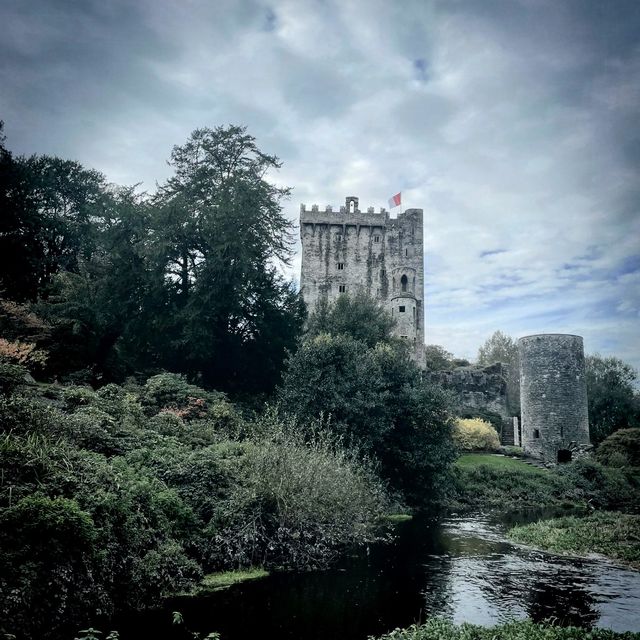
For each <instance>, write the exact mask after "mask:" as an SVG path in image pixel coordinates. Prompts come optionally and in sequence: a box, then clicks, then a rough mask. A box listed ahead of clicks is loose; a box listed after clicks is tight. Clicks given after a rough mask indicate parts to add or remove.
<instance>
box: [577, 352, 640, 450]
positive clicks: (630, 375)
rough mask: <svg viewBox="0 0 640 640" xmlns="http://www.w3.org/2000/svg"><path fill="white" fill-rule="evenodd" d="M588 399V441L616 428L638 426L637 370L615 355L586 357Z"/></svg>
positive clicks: (639, 402)
mask: <svg viewBox="0 0 640 640" xmlns="http://www.w3.org/2000/svg"><path fill="white" fill-rule="evenodd" d="M585 364H586V374H587V401H588V406H589V432H590V435H591V441H592V442H593V443H594V444H598V443H599V442H601V441H602V440H604V439H605V438H606V437H607V436H609V435H610V434H612V433H613V432H614V431H617V430H618V429H629V428H633V427H638V426H640V398H639V397H638V392H637V391H636V390H635V388H634V385H635V382H636V380H637V377H638V372H637V371H636V370H635V369H634V368H633V367H632V366H631V365H629V364H627V363H626V362H624V361H623V360H621V359H620V358H616V357H603V356H601V355H599V354H597V353H596V354H594V355H590V356H587V357H586V361H585Z"/></svg>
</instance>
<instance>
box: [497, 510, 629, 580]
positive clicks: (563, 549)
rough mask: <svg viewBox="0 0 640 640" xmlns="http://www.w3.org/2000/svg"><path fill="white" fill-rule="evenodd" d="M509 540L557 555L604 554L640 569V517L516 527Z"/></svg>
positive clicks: (603, 516)
mask: <svg viewBox="0 0 640 640" xmlns="http://www.w3.org/2000/svg"><path fill="white" fill-rule="evenodd" d="M508 536H509V538H510V539H511V540H513V541H514V542H519V543H521V544H526V545H531V546H534V547H539V548H540V549H545V550H548V551H553V552H556V553H570V554H577V555H583V554H587V553H600V554H602V555H604V556H607V557H609V558H612V559H614V560H617V561H619V562H622V563H624V564H627V565H629V566H631V567H633V568H635V569H640V515H630V514H625V513H617V512H607V511H600V512H596V513H593V514H591V515H589V516H585V517H581V518H577V517H574V516H567V517H564V518H555V519H553V520H540V521H539V522H534V523H533V524H529V525H525V526H518V527H514V528H513V529H511V530H510V531H509V533H508Z"/></svg>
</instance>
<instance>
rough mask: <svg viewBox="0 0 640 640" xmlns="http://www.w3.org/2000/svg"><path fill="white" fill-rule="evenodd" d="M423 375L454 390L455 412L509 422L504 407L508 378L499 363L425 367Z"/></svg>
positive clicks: (503, 422) (505, 404) (505, 407)
mask: <svg viewBox="0 0 640 640" xmlns="http://www.w3.org/2000/svg"><path fill="white" fill-rule="evenodd" d="M426 377H427V379H428V380H430V381H432V382H436V383H438V384H440V385H441V386H442V387H444V388H445V389H447V390H448V391H450V392H451V393H452V394H453V397H454V402H455V410H456V413H457V414H458V415H461V416H468V417H482V416H483V415H486V414H488V413H492V414H495V415H497V416H500V419H501V421H502V425H501V426H502V427H503V428H504V427H506V426H508V425H510V424H511V416H510V415H509V409H508V407H507V382H506V379H505V371H504V368H503V366H502V365H501V364H500V363H497V364H492V365H491V366H488V367H482V368H481V367H458V368H457V369H452V370H450V371H428V372H426Z"/></svg>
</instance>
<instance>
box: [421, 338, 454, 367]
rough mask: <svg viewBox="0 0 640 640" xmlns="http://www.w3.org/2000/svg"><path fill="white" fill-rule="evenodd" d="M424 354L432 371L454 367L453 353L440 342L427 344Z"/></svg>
mask: <svg viewBox="0 0 640 640" xmlns="http://www.w3.org/2000/svg"><path fill="white" fill-rule="evenodd" d="M424 355H425V361H426V366H427V369H429V370H430V371H448V370H450V369H453V367H454V359H453V353H451V352H449V351H447V350H446V349H445V348H444V347H441V346H440V345H439V344H428V345H425V348H424Z"/></svg>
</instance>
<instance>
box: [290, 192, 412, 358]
mask: <svg viewBox="0 0 640 640" xmlns="http://www.w3.org/2000/svg"><path fill="white" fill-rule="evenodd" d="M422 215H423V214H422V209H407V210H406V211H405V212H404V213H400V214H398V216H397V218H391V217H390V215H389V213H388V212H387V211H385V210H384V209H380V211H379V212H378V213H376V212H375V211H374V210H373V208H372V207H369V209H367V211H360V209H359V208H358V198H356V197H353V196H350V197H348V198H347V199H346V203H345V206H344V207H340V210H339V211H333V209H332V208H331V207H326V208H325V209H324V210H320V208H319V207H318V206H317V205H313V206H312V207H311V208H310V209H307V207H306V206H305V205H304V204H303V205H301V206H300V238H301V241H302V272H301V277H300V285H301V291H302V295H303V298H304V300H305V302H306V303H307V306H308V308H309V312H310V313H312V312H313V311H314V309H315V307H316V305H317V304H318V302H319V301H320V300H322V299H324V300H326V301H328V302H332V301H334V300H335V299H336V298H337V297H338V296H339V295H340V294H341V293H347V294H351V295H353V294H355V293H357V292H358V291H361V292H364V293H366V294H367V295H368V296H370V297H372V298H373V299H375V300H377V301H378V302H379V303H380V304H381V305H382V306H384V307H385V308H386V309H387V310H388V311H389V313H391V315H392V316H393V317H394V319H395V320H396V323H397V326H396V328H395V333H396V335H398V336H401V337H403V338H404V339H406V340H409V341H410V342H411V343H412V344H413V347H414V354H415V357H416V359H417V361H418V362H420V363H422V362H423V360H424V300H423V296H424V249H423V229H422Z"/></svg>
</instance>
